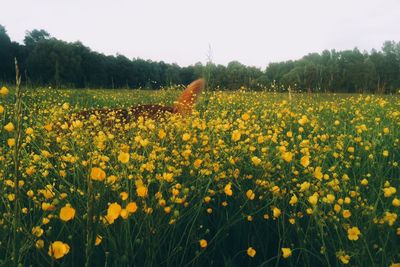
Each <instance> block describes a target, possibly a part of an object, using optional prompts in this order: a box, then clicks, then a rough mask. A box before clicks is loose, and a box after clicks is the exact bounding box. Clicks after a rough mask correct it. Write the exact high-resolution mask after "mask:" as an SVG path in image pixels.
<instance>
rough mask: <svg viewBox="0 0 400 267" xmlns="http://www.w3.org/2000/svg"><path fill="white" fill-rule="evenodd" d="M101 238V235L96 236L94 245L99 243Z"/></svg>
mask: <svg viewBox="0 0 400 267" xmlns="http://www.w3.org/2000/svg"><path fill="white" fill-rule="evenodd" d="M102 240H103V237H102V236H101V235H97V236H96V241H95V242H94V245H95V246H98V245H100V243H101V241H102Z"/></svg>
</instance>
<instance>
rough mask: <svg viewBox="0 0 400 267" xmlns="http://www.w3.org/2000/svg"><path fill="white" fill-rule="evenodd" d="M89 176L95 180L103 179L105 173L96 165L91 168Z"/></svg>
mask: <svg viewBox="0 0 400 267" xmlns="http://www.w3.org/2000/svg"><path fill="white" fill-rule="evenodd" d="M90 178H91V179H92V180H95V181H103V180H104V179H105V178H106V173H105V172H104V171H103V170H102V169H101V168H98V167H94V168H92V170H91V171H90Z"/></svg>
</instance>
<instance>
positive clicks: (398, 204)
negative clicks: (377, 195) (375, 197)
mask: <svg viewBox="0 0 400 267" xmlns="http://www.w3.org/2000/svg"><path fill="white" fill-rule="evenodd" d="M392 205H393V206H395V207H400V199H398V198H394V199H393V200H392Z"/></svg>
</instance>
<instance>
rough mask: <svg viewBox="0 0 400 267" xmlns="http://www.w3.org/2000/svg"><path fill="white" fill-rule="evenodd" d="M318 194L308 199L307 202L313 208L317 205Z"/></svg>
mask: <svg viewBox="0 0 400 267" xmlns="http://www.w3.org/2000/svg"><path fill="white" fill-rule="evenodd" d="M318 197H319V196H318V193H314V194H313V195H312V196H310V197H308V202H310V204H311V205H313V206H315V205H317V203H318Z"/></svg>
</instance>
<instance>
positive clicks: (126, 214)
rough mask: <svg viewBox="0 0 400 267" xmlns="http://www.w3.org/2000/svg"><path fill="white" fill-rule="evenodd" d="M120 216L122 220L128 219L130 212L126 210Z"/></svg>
mask: <svg viewBox="0 0 400 267" xmlns="http://www.w3.org/2000/svg"><path fill="white" fill-rule="evenodd" d="M119 215H120V216H121V217H122V219H128V216H129V212H128V211H127V210H126V209H122V210H121V212H120V214H119Z"/></svg>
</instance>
